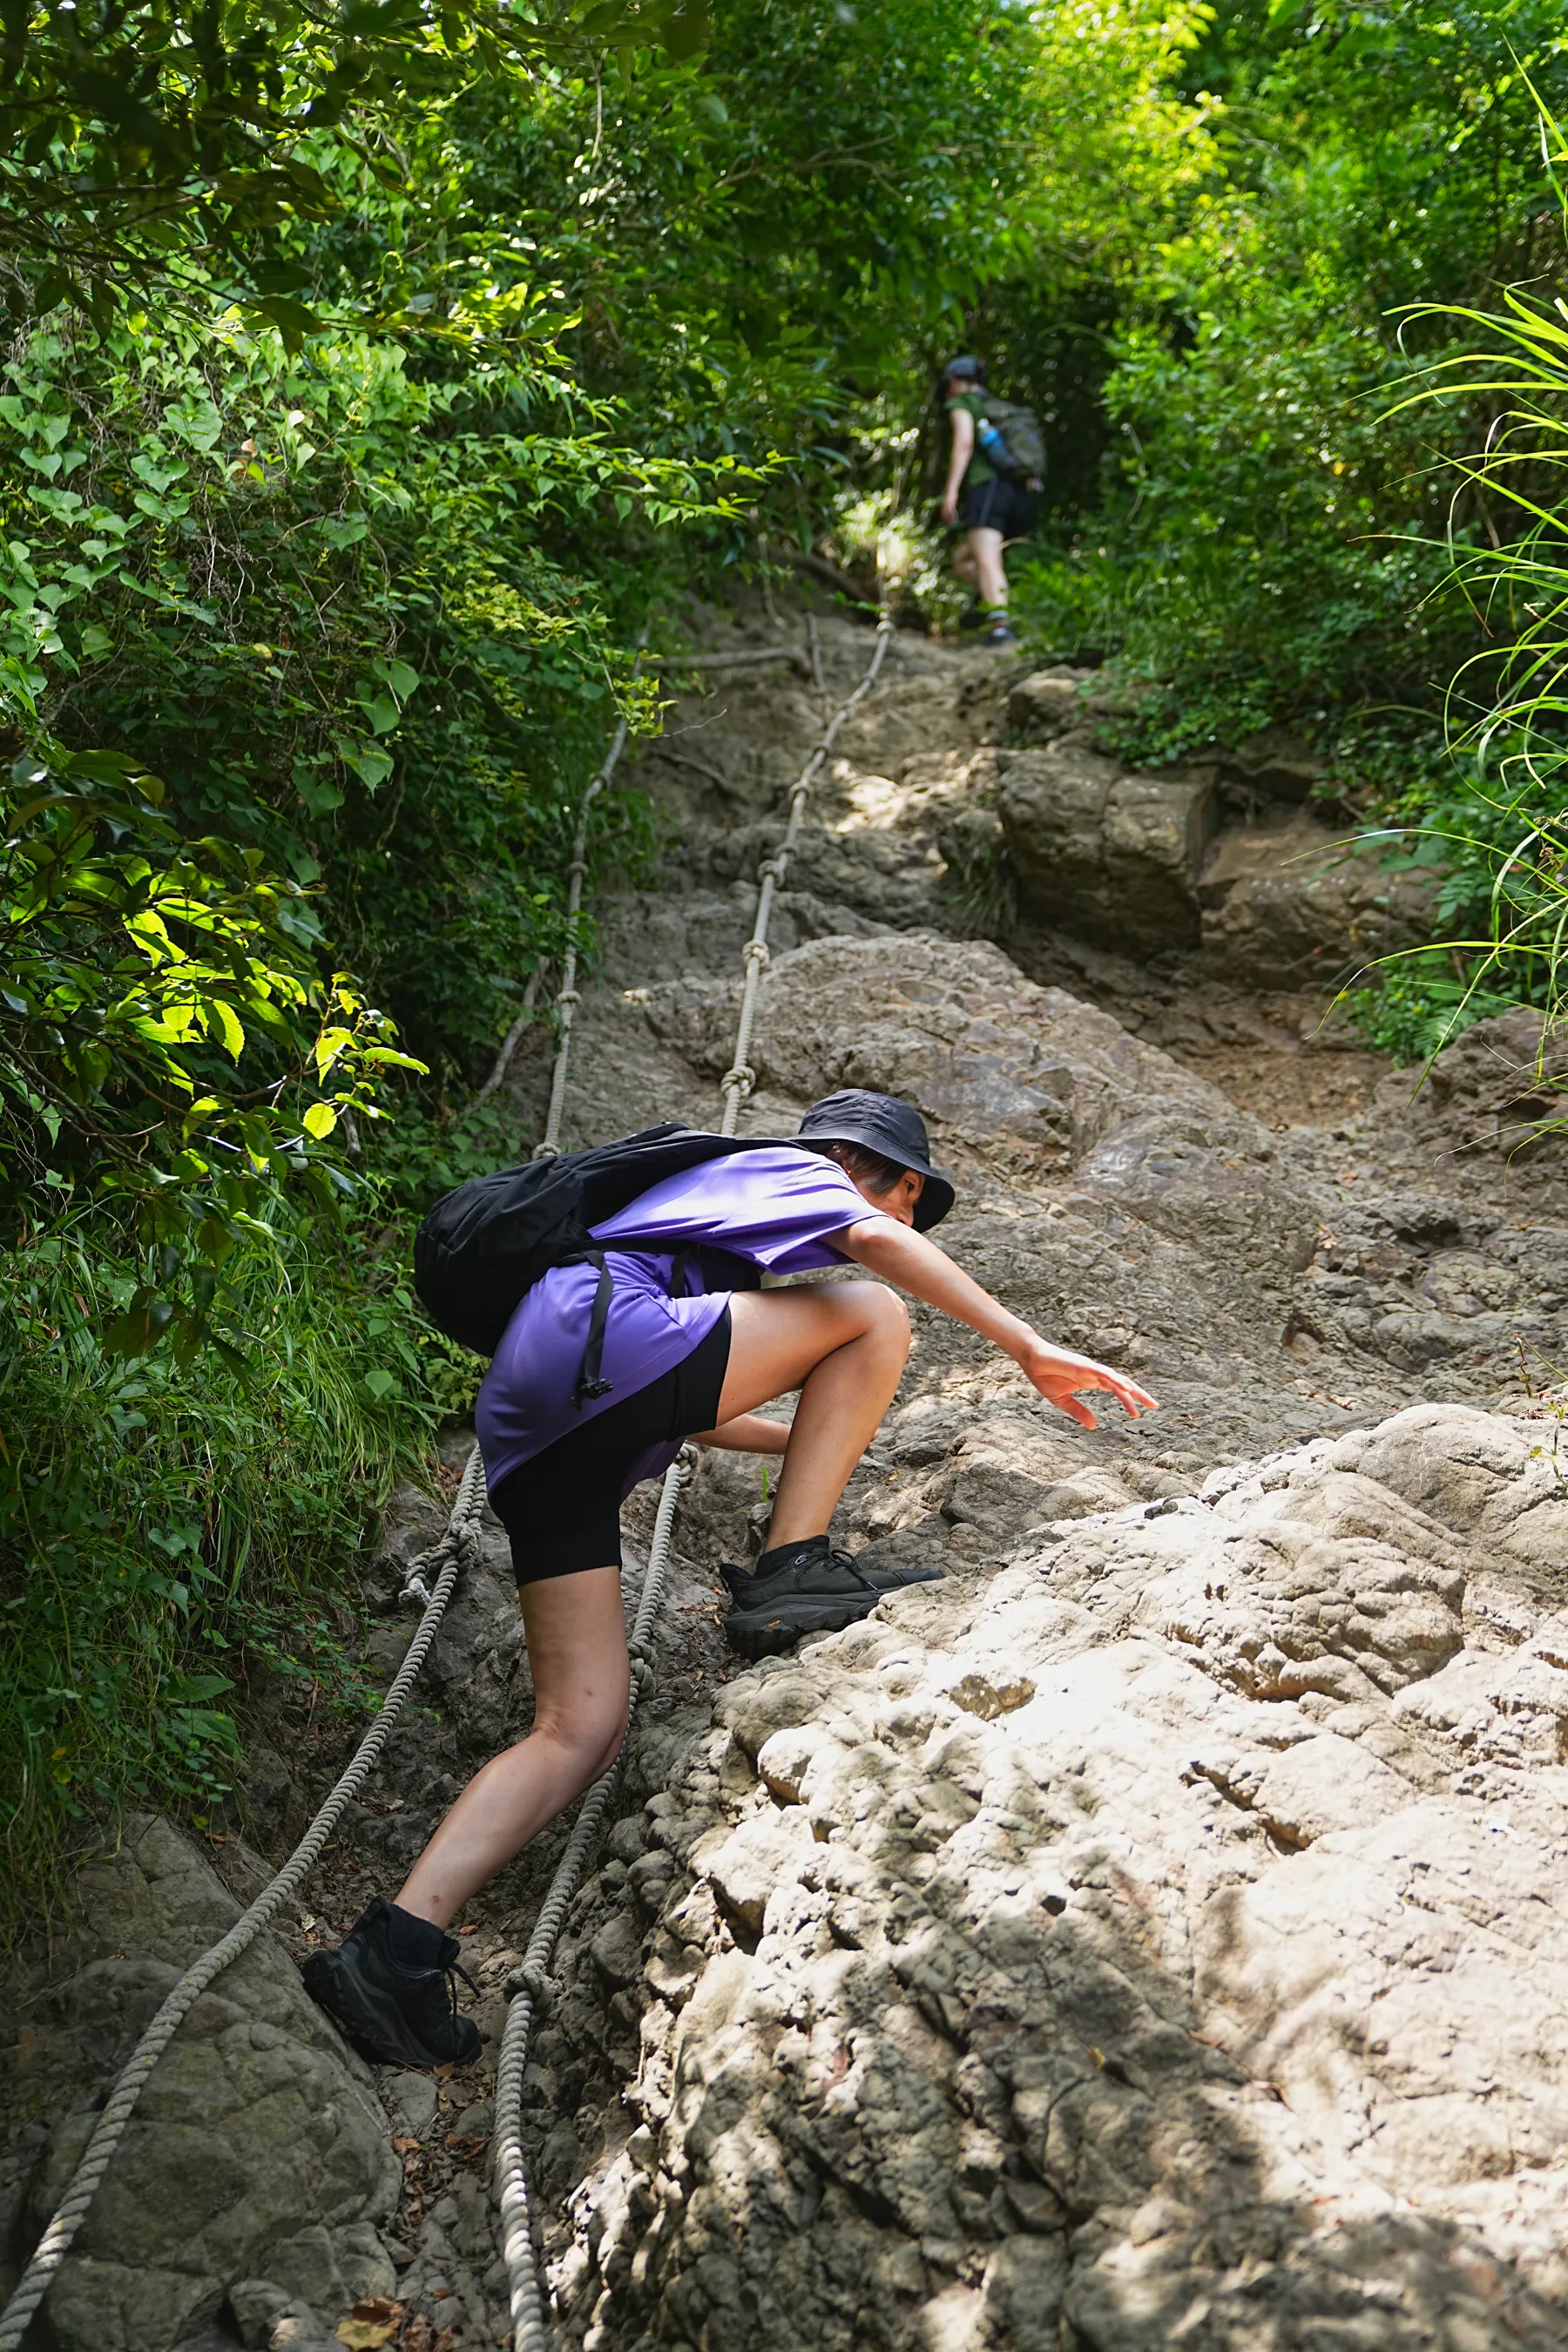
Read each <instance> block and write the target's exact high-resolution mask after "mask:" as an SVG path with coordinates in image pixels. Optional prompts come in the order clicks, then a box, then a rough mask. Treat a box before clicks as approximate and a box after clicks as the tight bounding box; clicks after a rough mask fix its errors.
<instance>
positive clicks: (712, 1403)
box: [490, 1307, 730, 1585]
mask: <svg viewBox="0 0 1568 2352" xmlns="http://www.w3.org/2000/svg"><path fill="white" fill-rule="evenodd" d="M729 1361H730V1309H729V1308H728V1307H725V1309H724V1312H723V1313H722V1315H721V1317H720V1318H719V1320H718V1321H717V1323H715V1324H714V1326H713V1328H712V1329H711V1330H710V1332H709V1333H708V1334H707V1335H706V1337H705V1338H703V1339H700V1340H699V1341H698V1343H697V1345H696V1347H695V1348H693V1349H692V1350H691V1353H690V1354H689V1356H684V1357H682V1359H681V1360H680V1362H679V1364H677V1365H676V1366H675V1367H674V1369H673V1370H670V1371H668V1372H666V1373H664V1374H663V1376H662V1377H661V1378H660V1379H658V1380H657V1381H649V1382H648V1385H647V1388H646V1389H635V1390H634V1391H632V1393H631V1395H630V1396H629V1397H626V1398H623V1400H622V1401H621V1402H620V1403H619V1404H612V1405H607V1406H606V1407H605V1411H604V1412H597V1413H595V1415H594V1418H593V1419H592V1421H585V1422H584V1423H583V1425H582V1427H581V1428H580V1429H574V1430H570V1431H568V1433H567V1434H566V1435H565V1436H564V1437H558V1438H557V1439H556V1441H555V1443H554V1444H553V1445H547V1446H546V1447H545V1449H544V1451H543V1453H542V1454H535V1455H534V1456H533V1459H532V1461H531V1462H525V1463H524V1464H523V1465H522V1466H521V1469H518V1470H513V1471H512V1472H511V1473H510V1475H509V1476H507V1477H505V1478H503V1479H502V1480H501V1482H500V1486H498V1487H497V1488H496V1490H495V1493H494V1494H493V1495H492V1496H490V1508H491V1510H492V1511H494V1513H495V1515H496V1517H497V1518H498V1519H499V1520H500V1523H501V1525H502V1527H503V1528H505V1529H506V1531H507V1534H508V1535H509V1536H510V1538H511V1564H512V1567H513V1569H514V1570H516V1572H517V1580H518V1582H519V1584H520V1585H521V1584H538V1583H540V1582H542V1580H543V1579H544V1578H545V1577H547V1576H575V1575H576V1574H577V1573H578V1571H579V1570H582V1569H584V1568H613V1567H615V1566H616V1564H617V1563H618V1562H619V1559H620V1557H621V1496H622V1493H623V1491H624V1489H625V1487H626V1477H627V1474H628V1472H630V1471H631V1470H633V1469H634V1468H635V1467H636V1465H637V1463H638V1462H640V1461H641V1460H642V1459H643V1457H644V1455H645V1454H652V1453H654V1452H655V1451H656V1450H657V1449H658V1447H659V1446H661V1445H662V1446H673V1445H677V1444H679V1442H680V1440H681V1439H682V1438H683V1437H689V1436H690V1435H691V1434H692V1433H693V1432H694V1431H696V1430H705V1429H711V1428H712V1426H713V1424H714V1423H715V1422H716V1421H717V1419H718V1417H719V1397H720V1392H721V1390H722V1388H723V1386H724V1374H725V1371H726V1370H727V1368H728V1366H729Z"/></svg>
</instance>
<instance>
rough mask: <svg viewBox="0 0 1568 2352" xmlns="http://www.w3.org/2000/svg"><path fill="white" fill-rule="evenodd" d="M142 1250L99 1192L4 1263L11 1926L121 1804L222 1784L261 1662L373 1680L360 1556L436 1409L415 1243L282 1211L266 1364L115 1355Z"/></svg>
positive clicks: (0, 1485) (243, 1285)
mask: <svg viewBox="0 0 1568 2352" xmlns="http://www.w3.org/2000/svg"><path fill="white" fill-rule="evenodd" d="M139 1271H140V1269H139V1266H138V1264H137V1261H136V1259H135V1258H134V1256H132V1255H124V1256H121V1257H120V1258H118V1259H117V1258H116V1257H115V1255H113V1253H112V1247H111V1244H110V1241H108V1240H107V1239H106V1236H105V1233H104V1229H103V1225H102V1221H101V1217H100V1215H99V1214H97V1213H95V1212H94V1211H93V1210H92V1209H91V1208H90V1207H88V1206H85V1205H84V1206H81V1207H75V1206H68V1208H67V1209H66V1211H65V1213H63V1214H61V1215H60V1216H58V1219H57V1220H56V1221H55V1223H53V1224H52V1225H50V1226H49V1227H47V1229H43V1230H35V1231H33V1232H32V1233H30V1234H27V1235H26V1237H25V1245H24V1246H23V1247H22V1248H21V1249H18V1250H16V1251H14V1252H12V1253H10V1254H9V1255H7V1256H6V1258H5V1261H4V1268H3V1272H0V1386H3V1387H4V1390H5V1400H6V1412H5V1438H4V1453H5V1476H4V1478H0V1722H3V1723H4V1724H5V1739H4V1742H3V1743H0V1752H3V1756H4V1762H3V1764H0V1818H3V1819H4V1821H5V1832H4V1853H5V1872H4V1883H5V1886H6V1888H7V1889H8V1890H9V1893H8V1895H7V1898H6V1901H5V1905H3V1906H0V1927H4V1926H5V1925H6V1924H8V1922H9V1919H10V1916H12V1912H13V1906H15V1910H16V1911H17V1912H20V1911H21V1910H23V1909H25V1908H26V1907H28V1906H30V1905H31V1904H32V1903H33V1901H34V1899H35V1897H36V1895H37V1881H38V1878H39V1876H40V1874H42V1875H43V1876H44V1877H46V1878H47V1874H48V1873H49V1871H50V1868H51V1866H52V1864H53V1863H54V1861H55V1859H56V1857H57V1856H58V1854H59V1853H60V1852H61V1850H62V1847H64V1846H67V1845H68V1844H69V1843H70V1842H71V1841H72V1840H73V1839H74V1838H76V1837H79V1835H81V1834H82V1833H83V1832H84V1831H86V1830H89V1829H90V1827H91V1826H92V1823H93V1822H94V1821H95V1820H96V1819H98V1818H99V1817H100V1815H101V1813H102V1811H103V1810H104V1809H105V1808H112V1807H113V1806H114V1805H115V1804H117V1803H119V1802H121V1801H124V1800H125V1799H127V1798H131V1799H135V1800H140V1801H148V1802H153V1803H165V1802H168V1801H175V1802H177V1803H179V1804H181V1805H183V1806H184V1807H186V1808H195V1810H196V1811H197V1812H198V1813H201V1812H205V1811H206V1810H207V1809H208V1808H209V1807H210V1806H212V1805H213V1804H215V1803H216V1802H217V1801H220V1800H221V1798H222V1797H223V1795H224V1792H225V1790H226V1788H227V1787H228V1785H229V1782H230V1780H231V1776H232V1773H233V1769H234V1764H235V1759H236V1753H237V1728H236V1725H237V1710H241V1711H242V1710H243V1706H244V1701H245V1692H246V1679H247V1670H248V1666H249V1664H253V1663H255V1662H257V1661H260V1662H262V1663H264V1664H268V1666H269V1667H270V1668H271V1669H273V1670H274V1671H281V1672H283V1673H285V1674H288V1675H297V1676H300V1677H303V1678H306V1679H308V1680H315V1681H319V1682H320V1683H321V1684H322V1685H324V1687H325V1688H326V1691H327V1694H328V1696H329V1698H330V1699H331V1701H332V1703H334V1704H342V1705H346V1706H354V1705H356V1704H358V1703H359V1699H358V1696H357V1693H356V1689H355V1685H354V1683H353V1676H352V1675H350V1674H349V1673H347V1671H346V1670H345V1667H344V1663H343V1657H342V1649H341V1643H338V1644H335V1643H334V1641H333V1639H332V1635H333V1632H334V1629H336V1630H337V1631H341V1630H342V1625H343V1622H344V1621H343V1619H342V1612H341V1598H342V1595H343V1593H344V1592H345V1591H349V1592H350V1593H351V1595H352V1585H346V1584H345V1578H347V1577H352V1572H353V1563H354V1560H355V1557H356V1555H357V1553H358V1551H359V1549H360V1547H361V1546H362V1544H363V1540H364V1538H365V1537H366V1535H367V1533H368V1532H369V1531H370V1529H371V1528H372V1527H373V1526H374V1512H375V1510H376V1507H377V1506H378V1505H379V1503H380V1501H381V1500H382V1498H383V1497H384V1496H385V1494H386V1493H387V1491H388V1489H389V1487H390V1486H391V1483H392V1481H393V1479H394V1477H395V1475H399V1474H400V1473H401V1474H403V1475H408V1474H410V1473H411V1472H413V1471H415V1470H416V1466H417V1465H418V1461H419V1457H420V1454H421V1453H422V1451H423V1442H424V1433H425V1432H426V1430H427V1429H428V1426H429V1419H430V1415H429V1409H428V1406H427V1405H426V1402H425V1399H426V1395H427V1391H428V1382H427V1380H426V1373H425V1370H424V1367H423V1365H422V1363H421V1361H420V1360H419V1358H418V1355H417V1352H416V1349H415V1348H414V1346H413V1344H412V1342H411V1340H410V1338H409V1336H408V1334H409V1329H410V1317H409V1313H408V1309H409V1304H410V1302H409V1300H408V1297H407V1294H406V1292H405V1290H404V1289H403V1288H402V1286H401V1284H400V1283H399V1281H398V1279H397V1276H396V1271H395V1266H388V1267H386V1268H385V1269H384V1271H383V1272H382V1273H381V1274H380V1275H379V1276H373V1277H372V1279H371V1280H370V1281H368V1282H367V1281H366V1279H365V1270H364V1266H363V1259H361V1260H360V1262H359V1263H357V1264H356V1262H355V1259H354V1258H351V1256H350V1255H349V1254H348V1252H347V1251H346V1250H342V1251H338V1250H334V1249H332V1248H331V1247H328V1246H323V1244H322V1241H321V1235H320V1234H319V1233H312V1232H310V1230H309V1229H303V1228H302V1229H300V1230H297V1231H295V1232H293V1233H290V1234H286V1235H284V1236H281V1237H280V1239H279V1245H278V1247H277V1248H276V1250H275V1251H274V1252H272V1253H271V1254H270V1255H268V1256H265V1257H263V1256H261V1255H259V1254H252V1255H250V1256H248V1257H247V1261H246V1265H245V1269H244V1272H243V1275H242V1276H241V1277H240V1279H239V1281H238V1284H237V1289H238V1294H239V1296H238V1306H239V1310H240V1312H241V1313H242V1314H243V1316H244V1318H245V1321H246V1325H247V1334H248V1339H249V1356H250V1362H251V1370H250V1371H249V1372H248V1374H246V1375H241V1374H239V1373H237V1372H236V1371H234V1370H230V1369H229V1368H228V1367H227V1366H226V1365H225V1364H223V1363H222V1362H220V1361H217V1360H215V1359H214V1358H213V1356H212V1355H211V1353H210V1352H209V1353H208V1354H207V1355H206V1356H205V1359H204V1360H203V1363H202V1368H201V1372H200V1377H199V1379H194V1378H193V1377H192V1376H191V1374H190V1373H189V1372H187V1371H186V1370H184V1369H183V1368H182V1367H181V1366H180V1365H179V1364H178V1363H177V1362H176V1361H175V1360H174V1357H173V1356H172V1355H171V1354H170V1353H168V1352H167V1351H160V1352H158V1353H156V1354H153V1355H151V1356H148V1357H144V1358H132V1359H130V1360H126V1359H120V1360H115V1359H113V1358H109V1357H106V1356H105V1354H104V1351H103V1349H102V1347H101V1344H100V1333H101V1330H102V1328H103V1326H104V1324H105V1323H106V1322H107V1321H109V1320H110V1318H113V1317H114V1316H115V1315H116V1314H123V1313H124V1311H125V1309H126V1307H127V1306H128V1305H129V1302H130V1300H131V1299H132V1297H133V1296H134V1295H135V1291H136V1287H137V1279H138V1274H139Z"/></svg>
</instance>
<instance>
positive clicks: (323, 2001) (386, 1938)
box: [300, 1895, 479, 2066]
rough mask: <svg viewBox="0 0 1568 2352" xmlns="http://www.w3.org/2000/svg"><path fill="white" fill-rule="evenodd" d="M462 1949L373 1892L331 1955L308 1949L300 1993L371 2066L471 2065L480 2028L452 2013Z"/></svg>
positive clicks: (469, 1983)
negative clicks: (311, 2001)
mask: <svg viewBox="0 0 1568 2352" xmlns="http://www.w3.org/2000/svg"><path fill="white" fill-rule="evenodd" d="M461 1949H462V1946H461V1945H460V1944H459V1943H458V1939H457V1937H456V1936H448V1935H447V1933H446V1931H445V1930H444V1929H443V1928H440V1927H437V1926H435V1924H434V1923H433V1922H432V1921H431V1920H429V1919H420V1918H416V1916H415V1914H414V1913H413V1912H412V1911H400V1910H399V1909H398V1907H397V1906H396V1904H395V1903H388V1902H386V1901H384V1899H383V1897H382V1896H380V1895H377V1896H376V1899H375V1901H374V1903H373V1904H372V1905H371V1906H370V1908H369V1910H368V1911H363V1912H362V1913H361V1914H360V1916H359V1917H358V1918H357V1919H356V1920H355V1921H354V1924H353V1927H351V1928H350V1929H349V1932H348V1934H347V1935H346V1936H345V1937H344V1938H343V1940H342V1943H341V1944H340V1945H339V1947H338V1948H337V1950H336V1951H335V1952H312V1953H311V1955H310V1958H309V1959H308V1960H307V1961H306V1962H305V1965H304V1967H303V1968H302V1969H301V1970H300V1975H301V1976H302V1977H303V1978H304V1979H305V1990H306V1991H307V1992H308V1993H309V1994H310V1999H311V2000H313V2001H314V2002H315V2003H316V2005H317V2007H318V2008H320V2009H324V2010H325V2011H326V2012H327V2015H328V2016H329V2017H330V2018H331V2021H332V2023H333V2024H334V2025H335V2026H337V2028H338V2029H339V2031H340V2032H342V2035H343V2037H344V2039H345V2040H346V2041H349V2042H353V2046H354V2048H355V2049H356V2050H357V2051H358V2052H359V2053H360V2055H361V2057H362V2058H368V2059H370V2060H371V2062H372V2063H373V2064H374V2065H377V2066H471V2065H472V2064H473V2063H474V2060H475V2059H476V2058H477V2057H478V2056H479V2029H478V2027H477V2026H476V2025H475V2024H474V2022H473V2021H472V2019H471V2018H467V2017H464V2016H462V2015H461V2014H460V2013H459V2011H458V1988H457V1986H456V1984H455V1983H454V1982H453V1979H454V1978H455V1977H462V1979H463V1982H464V1983H465V1984H466V1985H467V1986H468V1990H469V1991H470V1992H473V1991H475V1990H477V1988H476V1986H475V1984H474V1981H473V1979H472V1978H471V1977H468V1976H467V1975H465V1974H464V1971H463V1970H462V1969H460V1968H459V1967H458V1953H459V1951H461Z"/></svg>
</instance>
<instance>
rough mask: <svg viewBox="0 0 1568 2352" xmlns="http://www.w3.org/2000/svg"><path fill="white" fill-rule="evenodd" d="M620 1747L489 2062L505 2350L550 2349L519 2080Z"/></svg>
mask: <svg viewBox="0 0 1568 2352" xmlns="http://www.w3.org/2000/svg"><path fill="white" fill-rule="evenodd" d="M695 1466H696V1465H695V1461H694V1459H693V1456H692V1454H691V1452H690V1449H689V1447H683V1448H682V1450H681V1453H680V1454H679V1458H678V1459H677V1460H676V1461H674V1462H672V1463H671V1464H670V1465H669V1468H668V1470H667V1471H666V1472H665V1474H664V1485H663V1487H662V1488H661V1490H660V1493H659V1497H658V1516H657V1517H656V1518H655V1520H654V1527H653V1541H652V1543H651V1544H650V1545H649V1547H648V1555H647V1576H646V1577H645V1578H644V1580H643V1589H642V1598H641V1600H640V1601H638V1603H637V1616H636V1619H635V1620H634V1622H633V1625H632V1632H631V1639H630V1641H629V1642H628V1643H627V1644H626V1646H627V1648H628V1650H629V1651H630V1653H631V1661H632V1687H631V1698H630V1704H629V1706H628V1709H627V1714H626V1739H630V1738H631V1730H632V1725H633V1723H634V1722H635V1721H636V1719H637V1702H638V1700H639V1699H640V1698H641V1697H642V1695H643V1693H644V1691H645V1690H646V1689H647V1687H648V1686H649V1685H651V1683H652V1681H653V1663H652V1658H651V1655H650V1651H651V1646H652V1636H653V1628H654V1622H655V1620H656V1619H657V1617H658V1612H659V1606H660V1604H661V1602H662V1601H663V1599H664V1587H665V1580H666V1578H667V1576H668V1569H669V1539H670V1534H671V1531H672V1529H673V1528H674V1525H675V1507H676V1503H677V1501H678V1499H679V1494H680V1490H681V1488H682V1487H683V1486H685V1485H687V1483H688V1482H689V1479H690V1477H691V1475H692V1472H693V1470H694V1468H695ZM625 1754H626V1741H625V1740H623V1742H622V1744H621V1751H620V1755H619V1756H617V1757H616V1761H615V1762H614V1763H613V1764H612V1765H611V1767H610V1769H609V1770H608V1771H607V1772H606V1773H605V1775H604V1777H603V1778H602V1779H601V1780H595V1783H594V1785H593V1787H592V1788H591V1789H590V1790H589V1791H588V1793H587V1795H586V1796H585V1797H584V1800H583V1808H582V1811H580V1812H579V1814H578V1816H577V1819H576V1822H575V1823H574V1827H573V1831H572V1835H571V1837H570V1839H569V1840H568V1842H567V1846H566V1851H565V1853H563V1855H562V1857H561V1862H560V1864H559V1866H558V1868H557V1870H556V1873H555V1875H554V1877H553V1878H552V1880H551V1882H550V1892H549V1893H548V1895H546V1896H545V1898H544V1901H543V1904H542V1906H541V1908H540V1913H539V1917H538V1919H537V1920H536V1922H535V1923H534V1929H533V1933H532V1935H531V1937H530V1938H529V1943H528V1949H527V1951H526V1952H525V1953H524V1954H523V1956H522V1959H521V1964H520V1965H519V1967H518V1968H517V1969H515V1971H514V1972H513V1976H512V1979H511V1994H512V1997H511V2001H510V2005H509V2007H508V2009H507V2013H506V2024H505V2027H504V2029H503V2031H502V2033H501V2045H500V2065H499V2066H498V2068H497V2070H496V2092H495V2111H496V2137H495V2191H496V2203H497V2204H498V2206H499V2207H500V2235H501V2253H502V2255H503V2257H504V2258H505V2262H506V2267H507V2279H508V2283H509V2285H510V2293H511V2327H512V2335H511V2341H512V2352H552V2347H551V2330H550V2327H549V2325H548V2323H547V2321H546V2319H545V2316H544V2304H543V2297H542V2294H540V2289H539V2271H538V2265H537V2263H536V2260H535V2257H534V2252H533V2228H532V2223H531V2219H530V2216H529V2209H528V2168H527V2164H526V2161H525V2159H524V2157H523V2153H522V2078H523V2075H524V2074H526V2072H527V2071H528V2052H529V2044H530V2042H531V2040H532V2038H533V2021H534V2019H535V2017H536V2016H538V2015H541V2014H542V2013H543V2012H545V2011H548V2009H549V2007H550V2004H551V2000H552V1990H551V1983H550V1966H551V1962H552V1960H553V1958H554V1957H555V1947H556V1945H557V1944H558V1943H559V1942H560V1940H561V1930H562V1928H563V1926H564V1925H565V1921H566V1912H567V1906H569V1905H570V1903H571V1900H572V1897H573V1896H574V1895H575V1894H576V1892H577V1889H578V1888H579V1887H580V1886H581V1885H582V1884H583V1880H584V1877H585V1875H586V1874H587V1871H588V1866H589V1864H590V1863H591V1862H592V1861H593V1858H594V1855H595V1852H596V1850H597V1848H598V1843H599V1838H600V1835H601V1833H602V1832H603V1830H604V1826H605V1820H606V1818H607V1816H608V1814H609V1811H610V1808H611V1806H612V1805H613V1804H614V1803H615V1801H616V1796H617V1794H618V1793H619V1789H620V1778H621V1758H622V1757H624V1756H625Z"/></svg>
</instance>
